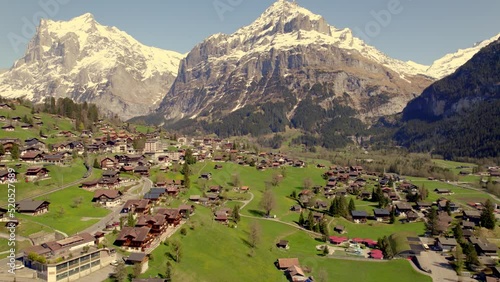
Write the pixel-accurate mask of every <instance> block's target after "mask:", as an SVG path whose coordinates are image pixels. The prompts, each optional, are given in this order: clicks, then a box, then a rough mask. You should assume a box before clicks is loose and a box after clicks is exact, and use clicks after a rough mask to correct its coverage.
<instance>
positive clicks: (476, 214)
mask: <svg viewBox="0 0 500 282" xmlns="http://www.w3.org/2000/svg"><path fill="white" fill-rule="evenodd" d="M462 219H463V220H465V221H470V222H474V223H475V224H476V225H479V221H480V220H481V212H480V211H478V210H464V211H462Z"/></svg>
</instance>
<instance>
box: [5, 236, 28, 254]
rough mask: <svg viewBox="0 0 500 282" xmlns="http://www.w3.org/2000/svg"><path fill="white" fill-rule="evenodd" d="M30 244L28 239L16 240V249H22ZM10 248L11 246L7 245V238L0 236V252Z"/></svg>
mask: <svg viewBox="0 0 500 282" xmlns="http://www.w3.org/2000/svg"><path fill="white" fill-rule="evenodd" d="M30 246H31V242H30V241H28V240H25V241H16V246H15V248H16V250H23V249H25V248H27V247H30ZM11 248H12V246H9V240H7V239H4V238H0V252H6V251H9V250H10V249H11Z"/></svg>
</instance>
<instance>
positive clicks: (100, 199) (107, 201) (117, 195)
mask: <svg viewBox="0 0 500 282" xmlns="http://www.w3.org/2000/svg"><path fill="white" fill-rule="evenodd" d="M121 198H122V192H120V191H119V190H97V191H95V192H94V197H93V198H92V202H96V203H99V204H101V205H103V206H106V207H115V206H117V205H119V204H120V203H121Z"/></svg>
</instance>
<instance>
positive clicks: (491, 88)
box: [395, 38, 500, 158]
mask: <svg viewBox="0 0 500 282" xmlns="http://www.w3.org/2000/svg"><path fill="white" fill-rule="evenodd" d="M402 119H403V121H404V122H405V124H404V125H403V126H402V128H401V129H400V130H399V131H398V132H397V133H396V135H395V139H396V140H397V141H398V142H399V143H400V144H401V145H403V146H406V147H408V148H410V149H411V150H414V151H425V152H429V151H430V152H434V153H437V154H442V155H443V156H444V157H446V158H456V157H476V158H486V157H498V156H500V38H499V39H497V40H496V41H493V42H492V43H490V44H489V45H488V46H486V47H484V48H483V49H481V51H479V52H478V53H477V54H475V55H474V56H473V57H472V59H470V60H469V61H468V62H467V63H466V64H465V65H463V66H461V67H460V68H458V70H457V71H456V72H455V73H453V74H452V75H450V76H447V77H445V78H443V79H441V80H439V81H437V82H435V83H433V84H432V85H431V86H429V87H428V88H427V89H426V90H425V91H424V92H423V93H422V95H420V96H419V97H418V98H415V99H414V100H412V101H411V102H410V103H409V104H408V106H407V107H406V108H405V109H404V110H403V113H402Z"/></svg>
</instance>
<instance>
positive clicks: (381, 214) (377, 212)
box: [373, 209, 391, 222]
mask: <svg viewBox="0 0 500 282" xmlns="http://www.w3.org/2000/svg"><path fill="white" fill-rule="evenodd" d="M373 215H374V216H375V219H376V220H377V221H378V222H389V221H390V219H391V213H390V212H389V211H388V210H386V209H373Z"/></svg>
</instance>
